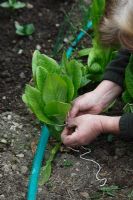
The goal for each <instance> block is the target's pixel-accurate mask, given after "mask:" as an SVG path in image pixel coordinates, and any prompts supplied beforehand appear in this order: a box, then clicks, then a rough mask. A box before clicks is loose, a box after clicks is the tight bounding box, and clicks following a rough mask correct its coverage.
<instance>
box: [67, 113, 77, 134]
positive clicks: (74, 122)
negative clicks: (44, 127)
mask: <svg viewBox="0 0 133 200" xmlns="http://www.w3.org/2000/svg"><path fill="white" fill-rule="evenodd" d="M76 126H77V120H76V118H70V117H69V118H68V120H67V125H66V127H67V128H68V129H72V128H76ZM73 132H74V131H73Z"/></svg>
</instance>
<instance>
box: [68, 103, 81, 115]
mask: <svg viewBox="0 0 133 200" xmlns="http://www.w3.org/2000/svg"><path fill="white" fill-rule="evenodd" d="M78 112H79V107H78V106H76V105H74V106H73V107H72V109H71V110H70V112H69V117H76V115H77V113H78Z"/></svg>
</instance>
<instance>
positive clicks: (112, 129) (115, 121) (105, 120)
mask: <svg viewBox="0 0 133 200" xmlns="http://www.w3.org/2000/svg"><path fill="white" fill-rule="evenodd" d="M120 118H121V117H120V116H117V117H110V116H100V121H101V127H102V133H113V134H116V135H118V134H119V133H120V126H119V123H120Z"/></svg>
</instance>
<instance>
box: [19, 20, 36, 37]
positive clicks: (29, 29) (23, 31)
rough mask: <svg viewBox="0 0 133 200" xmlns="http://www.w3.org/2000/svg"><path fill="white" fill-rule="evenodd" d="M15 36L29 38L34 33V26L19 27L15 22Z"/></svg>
mask: <svg viewBox="0 0 133 200" xmlns="http://www.w3.org/2000/svg"><path fill="white" fill-rule="evenodd" d="M15 28H16V34H17V35H20V36H29V35H32V34H33V33H34V32H35V27H34V24H25V25H20V24H19V23H18V22H17V21H16V22H15Z"/></svg>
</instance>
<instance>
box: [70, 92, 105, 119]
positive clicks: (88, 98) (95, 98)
mask: <svg viewBox="0 0 133 200" xmlns="http://www.w3.org/2000/svg"><path fill="white" fill-rule="evenodd" d="M102 109H103V107H102V104H101V103H100V96H99V94H97V93H96V92H95V91H92V92H88V93H85V94H83V95H81V96H79V97H78V98H76V99H75V100H74V101H73V102H72V109H71V110H70V112H69V117H72V118H73V117H76V116H80V115H83V114H88V113H89V114H99V113H100V112H102Z"/></svg>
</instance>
